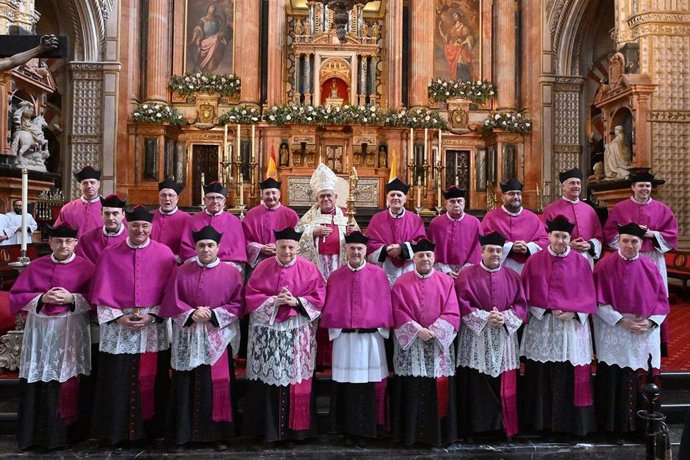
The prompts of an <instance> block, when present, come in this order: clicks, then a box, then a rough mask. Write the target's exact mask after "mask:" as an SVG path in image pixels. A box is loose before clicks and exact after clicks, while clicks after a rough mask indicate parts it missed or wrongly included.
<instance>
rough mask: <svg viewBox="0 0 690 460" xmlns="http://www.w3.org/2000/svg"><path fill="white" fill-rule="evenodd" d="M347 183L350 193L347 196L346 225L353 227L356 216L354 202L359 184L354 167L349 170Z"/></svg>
mask: <svg viewBox="0 0 690 460" xmlns="http://www.w3.org/2000/svg"><path fill="white" fill-rule="evenodd" d="M348 182H349V184H350V191H349V193H348V195H347V225H354V224H355V215H356V214H357V209H356V208H355V201H356V200H357V183H358V182H359V176H357V170H356V169H355V167H354V166H353V167H352V169H351V170H350V176H349V177H348Z"/></svg>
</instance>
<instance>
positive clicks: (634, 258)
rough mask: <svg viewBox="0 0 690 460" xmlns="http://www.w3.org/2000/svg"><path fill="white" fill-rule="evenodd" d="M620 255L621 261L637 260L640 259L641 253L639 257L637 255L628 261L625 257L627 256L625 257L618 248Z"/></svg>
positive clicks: (638, 254)
mask: <svg viewBox="0 0 690 460" xmlns="http://www.w3.org/2000/svg"><path fill="white" fill-rule="evenodd" d="M618 255H619V256H621V259H623V260H637V259H638V257H640V253H639V252H638V253H637V255H636V256H635V257H631V258H629V259H628V258H627V257H625V256H624V255H623V253H622V252H621V250H620V248H618Z"/></svg>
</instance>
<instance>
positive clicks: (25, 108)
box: [10, 101, 50, 171]
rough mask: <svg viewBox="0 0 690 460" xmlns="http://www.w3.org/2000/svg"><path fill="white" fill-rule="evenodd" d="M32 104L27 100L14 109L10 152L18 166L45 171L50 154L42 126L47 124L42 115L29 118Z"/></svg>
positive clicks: (32, 111)
mask: <svg viewBox="0 0 690 460" xmlns="http://www.w3.org/2000/svg"><path fill="white" fill-rule="evenodd" d="M33 113H34V105H33V104H32V103H31V102H29V101H22V102H20V103H19V105H18V107H17V109H16V110H15V111H14V114H13V116H12V120H13V123H14V130H15V131H14V134H13V135H12V144H11V145H10V153H11V154H12V155H14V156H15V159H14V164H15V166H17V167H18V168H28V169H34V170H37V171H46V166H45V161H46V159H47V158H48V157H49V156H50V152H49V151H48V140H47V139H46V138H45V136H44V134H43V128H45V127H47V126H48V123H46V121H45V119H44V118H43V115H38V116H36V117H35V118H33V119H32V118H31V117H32V115H33Z"/></svg>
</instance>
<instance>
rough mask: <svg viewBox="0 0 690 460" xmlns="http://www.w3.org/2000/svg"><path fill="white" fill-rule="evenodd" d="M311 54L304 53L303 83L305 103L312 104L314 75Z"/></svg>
mask: <svg viewBox="0 0 690 460" xmlns="http://www.w3.org/2000/svg"><path fill="white" fill-rule="evenodd" d="M311 56H312V55H311V54H309V53H307V54H305V55H304V78H303V80H302V84H303V85H304V104H305V105H311V103H312V101H311V96H312V87H311V82H312V76H311Z"/></svg>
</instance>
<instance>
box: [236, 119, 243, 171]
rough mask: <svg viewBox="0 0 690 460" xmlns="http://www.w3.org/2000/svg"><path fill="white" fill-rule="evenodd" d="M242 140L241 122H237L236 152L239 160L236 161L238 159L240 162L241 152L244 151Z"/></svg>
mask: <svg viewBox="0 0 690 460" xmlns="http://www.w3.org/2000/svg"><path fill="white" fill-rule="evenodd" d="M240 142H241V139H240V124H239V123H237V152H236V153H237V160H236V161H238V162H239V161H240V154H241V152H242V145H241V144H240Z"/></svg>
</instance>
